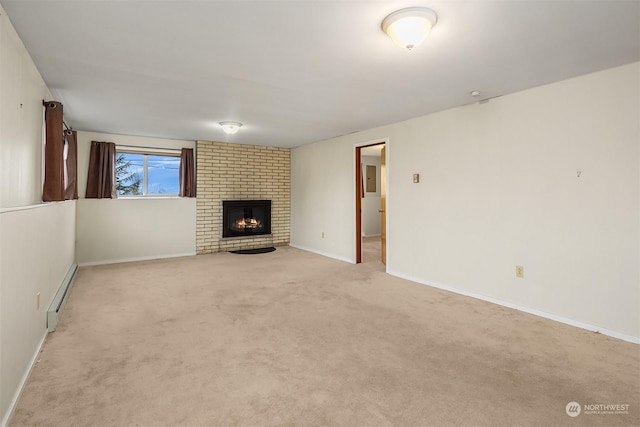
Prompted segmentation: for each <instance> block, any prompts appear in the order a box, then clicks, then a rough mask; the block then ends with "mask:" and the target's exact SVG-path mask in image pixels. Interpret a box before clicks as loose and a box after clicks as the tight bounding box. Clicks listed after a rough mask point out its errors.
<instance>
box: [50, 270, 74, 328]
mask: <svg viewBox="0 0 640 427" xmlns="http://www.w3.org/2000/svg"><path fill="white" fill-rule="evenodd" d="M77 271H78V264H72V265H71V267H70V268H69V271H67V275H66V276H64V280H63V281H62V284H61V285H60V289H58V292H57V293H56V296H55V297H54V298H53V302H52V303H51V305H50V306H49V310H48V311H47V329H48V330H49V332H53V331H55V330H56V326H58V321H59V320H60V315H61V314H62V309H63V308H64V305H65V304H66V302H67V296H68V295H69V292H70V291H71V286H72V285H73V280H74V279H75V277H76V272H77Z"/></svg>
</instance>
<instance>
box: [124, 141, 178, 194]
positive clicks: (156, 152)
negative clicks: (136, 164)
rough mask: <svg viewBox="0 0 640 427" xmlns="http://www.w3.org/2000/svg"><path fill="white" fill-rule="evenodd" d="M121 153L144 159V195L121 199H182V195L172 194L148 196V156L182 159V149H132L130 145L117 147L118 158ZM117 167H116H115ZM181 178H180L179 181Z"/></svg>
mask: <svg viewBox="0 0 640 427" xmlns="http://www.w3.org/2000/svg"><path fill="white" fill-rule="evenodd" d="M120 153H123V154H141V155H142V156H143V157H142V165H143V166H142V194H140V195H135V196H131V195H118V198H119V199H139V198H149V197H152V198H155V197H165V198H171V197H180V193H179V192H178V193H171V194H157V193H153V194H148V184H149V182H148V180H149V178H148V177H149V169H148V156H165V157H177V158H179V159H180V157H181V154H182V151H181V150H180V149H172V148H149V147H132V146H128V145H116V156H117V155H118V154H120ZM114 167H115V166H114ZM179 180H180V177H179V176H178V181H179Z"/></svg>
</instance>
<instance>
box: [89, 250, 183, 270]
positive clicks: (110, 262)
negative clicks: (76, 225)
mask: <svg viewBox="0 0 640 427" xmlns="http://www.w3.org/2000/svg"><path fill="white" fill-rule="evenodd" d="M194 255H196V253H195V252H187V253H184V254H169V255H151V256H143V257H134V258H120V259H108V260H103V261H89V262H79V263H78V266H79V267H91V266H94V265H105V264H120V263H123V262H136V261H151V260H154V259H166V258H179V257H185V256H194Z"/></svg>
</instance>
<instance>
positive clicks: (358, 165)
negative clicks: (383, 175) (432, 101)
mask: <svg viewBox="0 0 640 427" xmlns="http://www.w3.org/2000/svg"><path fill="white" fill-rule="evenodd" d="M381 144H384V146H385V148H386V146H387V141H385V140H382V141H379V142H372V143H369V144H365V145H358V146H356V147H355V149H356V156H355V157H356V177H355V178H356V179H355V182H356V185H355V195H356V264H360V263H361V262H362V149H363V148H366V147H373V146H376V145H381Z"/></svg>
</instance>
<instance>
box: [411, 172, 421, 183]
mask: <svg viewBox="0 0 640 427" xmlns="http://www.w3.org/2000/svg"><path fill="white" fill-rule="evenodd" d="M419 182H420V174H419V173H414V174H413V183H414V184H417V183H419Z"/></svg>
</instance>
